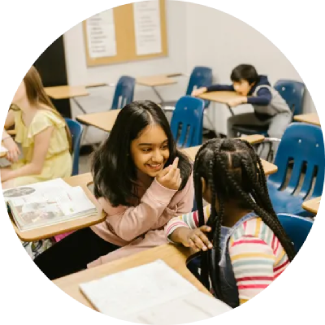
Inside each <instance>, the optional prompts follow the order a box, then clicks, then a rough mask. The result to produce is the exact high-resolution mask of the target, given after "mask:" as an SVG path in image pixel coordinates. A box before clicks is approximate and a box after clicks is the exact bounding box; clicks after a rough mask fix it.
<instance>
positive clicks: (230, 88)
mask: <svg viewBox="0 0 325 325" xmlns="http://www.w3.org/2000/svg"><path fill="white" fill-rule="evenodd" d="M222 90H224V91H235V89H234V86H233V85H211V86H209V87H207V92H210V91H222Z"/></svg>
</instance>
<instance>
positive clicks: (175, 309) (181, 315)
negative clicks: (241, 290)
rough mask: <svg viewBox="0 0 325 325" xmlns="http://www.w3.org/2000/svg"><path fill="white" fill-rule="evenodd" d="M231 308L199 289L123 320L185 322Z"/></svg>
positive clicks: (168, 324) (163, 323)
mask: <svg viewBox="0 0 325 325" xmlns="http://www.w3.org/2000/svg"><path fill="white" fill-rule="evenodd" d="M230 310H232V308H231V307H229V306H228V305H226V304H225V303H223V302H222V301H220V300H218V299H215V298H213V297H210V296H208V295H206V294H204V293H203V292H201V291H197V292H194V293H190V294H188V295H186V296H184V297H181V298H178V299H176V300H172V301H168V302H166V303H164V304H161V305H158V306H154V307H152V308H149V309H147V310H145V311H141V312H139V313H137V314H133V315H130V316H127V317H125V318H123V320H127V321H129V322H134V323H142V324H153V325H171V324H184V323H192V322H197V321H201V320H204V319H209V318H212V317H215V316H218V315H221V314H223V313H225V312H227V311H230ZM166 311H168V312H166Z"/></svg>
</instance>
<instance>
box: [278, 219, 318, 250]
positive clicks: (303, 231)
mask: <svg viewBox="0 0 325 325" xmlns="http://www.w3.org/2000/svg"><path fill="white" fill-rule="evenodd" d="M278 218H279V221H280V223H281V225H282V227H283V228H284V230H285V232H286V233H287V235H288V236H289V238H290V239H291V241H292V242H293V244H294V246H295V249H296V251H297V253H298V252H299V250H300V248H301V246H302V245H303V243H304V242H305V240H306V238H307V236H308V234H309V232H310V229H311V227H312V226H313V222H312V221H310V220H308V219H306V218H302V217H298V216H294V215H291V214H285V213H281V214H278Z"/></svg>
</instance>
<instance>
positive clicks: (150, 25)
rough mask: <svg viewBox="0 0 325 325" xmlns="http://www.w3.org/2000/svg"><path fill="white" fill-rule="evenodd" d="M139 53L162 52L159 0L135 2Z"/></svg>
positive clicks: (137, 49) (136, 38)
mask: <svg viewBox="0 0 325 325" xmlns="http://www.w3.org/2000/svg"><path fill="white" fill-rule="evenodd" d="M133 12H134V31H135V44H136V53H137V55H147V54H155V53H161V51H162V48H161V28H160V23H161V22H160V7H159V0H153V1H144V2H136V3H133Z"/></svg>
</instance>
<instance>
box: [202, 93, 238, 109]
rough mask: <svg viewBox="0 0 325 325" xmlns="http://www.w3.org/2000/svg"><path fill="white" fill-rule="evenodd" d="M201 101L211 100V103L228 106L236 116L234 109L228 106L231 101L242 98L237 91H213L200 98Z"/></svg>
mask: <svg viewBox="0 0 325 325" xmlns="http://www.w3.org/2000/svg"><path fill="white" fill-rule="evenodd" d="M198 97H199V98H201V99H205V100H209V101H211V102H216V103H221V104H226V105H227V107H228V109H229V111H230V113H231V115H235V114H234V112H233V110H232V108H231V107H230V106H229V105H228V101H229V100H230V99H234V98H237V97H241V96H240V95H238V94H237V93H236V92H235V91H211V92H207V93H204V94H202V95H200V96H198Z"/></svg>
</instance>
